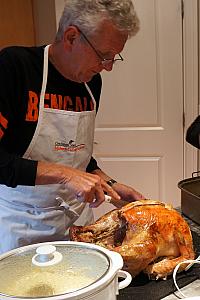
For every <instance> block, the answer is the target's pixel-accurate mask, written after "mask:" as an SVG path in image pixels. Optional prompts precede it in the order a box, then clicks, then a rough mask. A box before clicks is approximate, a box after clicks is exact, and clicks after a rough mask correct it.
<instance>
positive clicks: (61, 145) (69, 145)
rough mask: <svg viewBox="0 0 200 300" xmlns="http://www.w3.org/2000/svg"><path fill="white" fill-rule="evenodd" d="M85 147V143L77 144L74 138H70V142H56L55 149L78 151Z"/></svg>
mask: <svg viewBox="0 0 200 300" xmlns="http://www.w3.org/2000/svg"><path fill="white" fill-rule="evenodd" d="M83 148H85V144H78V145H76V144H75V142H74V141H73V140H70V141H69V142H68V143H64V142H55V149H54V150H55V151H69V152H76V151H79V150H81V149H83Z"/></svg>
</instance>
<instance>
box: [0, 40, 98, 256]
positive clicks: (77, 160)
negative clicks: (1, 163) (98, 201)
mask: <svg viewBox="0 0 200 300" xmlns="http://www.w3.org/2000/svg"><path fill="white" fill-rule="evenodd" d="M48 48H49V45H48V46H46V47H45V50H44V70H43V83H42V90H41V95H40V108H39V117H38V124H37V127H36V130H35V133H34V136H33V138H32V141H31V143H30V145H29V147H28V149H27V150H26V153H25V154H24V158H28V159H32V160H38V161H47V162H55V163H59V164H64V165H67V166H71V167H73V168H77V169H80V170H83V171H85V170H86V167H87V165H88V163H89V161H90V158H91V155H92V150H93V138H94V123H95V101H94V97H93V95H92V93H91V91H90V89H89V87H88V86H87V84H85V86H86V88H87V90H88V92H89V94H90V96H91V97H92V99H93V102H94V110H93V111H84V112H72V111H64V110H58V109H51V108H44V95H45V90H46V83H47V74H48ZM58 197H61V198H62V199H64V200H65V202H66V203H67V204H69V205H70V206H71V208H72V209H73V210H75V211H76V212H77V213H78V215H79V216H80V217H79V218H78V220H77V217H76V218H72V217H71V214H70V213H69V211H68V209H67V208H66V207H65V205H64V202H62V203H61V201H59V200H58ZM75 221H76V224H77V225H86V224H89V223H91V222H92V221H93V214H92V210H91V209H90V208H89V206H88V204H86V203H80V202H78V201H77V200H76V199H74V196H73V195H72V194H71V193H69V192H68V191H67V190H66V187H65V185H63V184H49V185H37V186H33V187H31V186H17V187H16V188H10V187H7V186H5V185H0V253H3V252H6V251H8V250H11V249H13V248H16V247H21V246H24V245H28V244H33V243H37V242H45V241H53V240H63V239H68V230H67V229H68V228H69V226H71V225H72V224H73V223H75Z"/></svg>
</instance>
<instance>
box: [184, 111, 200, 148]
mask: <svg viewBox="0 0 200 300" xmlns="http://www.w3.org/2000/svg"><path fill="white" fill-rule="evenodd" d="M186 141H187V142H188V143H190V144H191V145H193V146H194V147H196V148H198V149H200V116H198V117H197V118H196V119H195V120H194V122H193V123H192V124H191V125H190V127H189V128H188V130H187V133H186Z"/></svg>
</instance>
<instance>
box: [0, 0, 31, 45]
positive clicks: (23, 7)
mask: <svg viewBox="0 0 200 300" xmlns="http://www.w3.org/2000/svg"><path fill="white" fill-rule="evenodd" d="M0 32H1V34H0V48H3V47H5V46H10V45H24V46H33V45H34V44H35V37H34V24H33V9H32V1H31V0H9V1H8V0H1V1H0Z"/></svg>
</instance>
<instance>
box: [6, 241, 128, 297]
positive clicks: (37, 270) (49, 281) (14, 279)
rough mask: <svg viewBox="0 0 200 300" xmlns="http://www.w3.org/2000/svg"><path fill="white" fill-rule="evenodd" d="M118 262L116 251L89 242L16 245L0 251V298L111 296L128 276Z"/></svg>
mask: <svg viewBox="0 0 200 300" xmlns="http://www.w3.org/2000/svg"><path fill="white" fill-rule="evenodd" d="M122 266H123V259H122V257H121V255H120V254H118V253H116V252H113V251H109V250H107V249H105V248H103V247H100V246H97V245H93V244H89V243H80V242H70V241H66V242H65V241H63V242H51V243H40V244H34V245H30V246H25V247H21V248H17V249H15V250H12V251H9V252H7V253H5V254H3V255H0V299H1V300H4V299H6V300H13V298H14V299H15V300H22V299H23V300H30V299H37V300H47V299H48V300H65V299H68V300H69V299H70V300H71V299H73V300H74V299H85V300H86V299H90V300H94V299H95V300H105V299H106V300H114V299H116V295H117V294H118V291H119V289H122V288H125V287H126V286H128V285H129V284H130V282H131V280H132V278H131V275H130V274H129V273H128V272H125V271H123V270H121V268H122ZM118 277H122V278H123V280H122V281H120V282H118Z"/></svg>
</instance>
